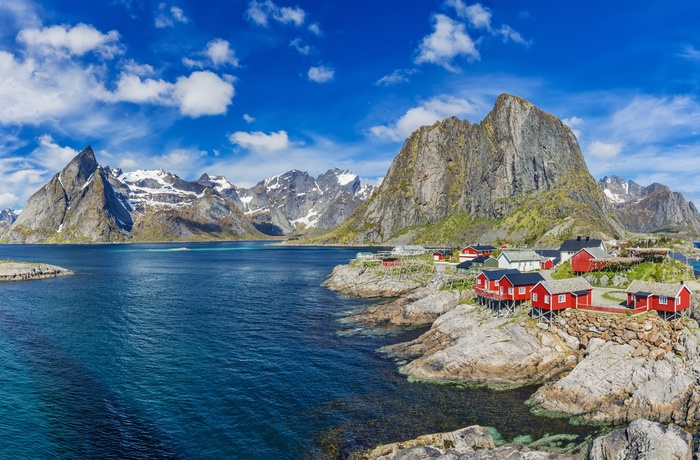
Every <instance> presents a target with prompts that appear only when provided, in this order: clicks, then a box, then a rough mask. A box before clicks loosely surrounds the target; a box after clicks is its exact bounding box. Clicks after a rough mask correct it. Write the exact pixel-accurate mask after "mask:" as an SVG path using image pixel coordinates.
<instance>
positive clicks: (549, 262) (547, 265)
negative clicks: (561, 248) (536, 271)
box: [541, 259, 554, 270]
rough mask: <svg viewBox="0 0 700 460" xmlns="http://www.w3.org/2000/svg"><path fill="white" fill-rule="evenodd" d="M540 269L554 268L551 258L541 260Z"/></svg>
mask: <svg viewBox="0 0 700 460" xmlns="http://www.w3.org/2000/svg"><path fill="white" fill-rule="evenodd" d="M541 268H542V270H551V269H553V268H554V261H553V260H552V259H544V260H543V261H542V267H541Z"/></svg>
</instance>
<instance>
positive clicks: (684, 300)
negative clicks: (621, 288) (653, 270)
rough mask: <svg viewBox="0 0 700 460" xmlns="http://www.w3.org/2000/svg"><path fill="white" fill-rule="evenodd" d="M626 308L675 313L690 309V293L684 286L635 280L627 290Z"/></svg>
mask: <svg viewBox="0 0 700 460" xmlns="http://www.w3.org/2000/svg"><path fill="white" fill-rule="evenodd" d="M626 292H627V306H628V307H630V308H635V309H637V308H646V309H647V310H658V311H664V312H667V313H676V312H679V311H683V310H685V309H686V308H689V307H690V304H691V297H692V292H691V291H690V289H689V288H688V286H686V285H684V284H669V283H653V282H650V281H639V280H635V281H632V283H631V284H630V285H629V287H628V288H627V291H626Z"/></svg>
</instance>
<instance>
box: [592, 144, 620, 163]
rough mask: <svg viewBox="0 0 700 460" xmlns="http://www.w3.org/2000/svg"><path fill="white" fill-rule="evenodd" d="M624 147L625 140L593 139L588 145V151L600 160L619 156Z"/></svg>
mask: <svg viewBox="0 0 700 460" xmlns="http://www.w3.org/2000/svg"><path fill="white" fill-rule="evenodd" d="M624 147H625V144H624V143H623V142H601V141H593V142H591V143H590V144H589V145H588V149H587V153H588V154H589V155H592V156H594V157H595V158H597V159H599V160H610V159H612V158H615V157H616V156H618V155H619V154H620V152H622V149H623V148H624Z"/></svg>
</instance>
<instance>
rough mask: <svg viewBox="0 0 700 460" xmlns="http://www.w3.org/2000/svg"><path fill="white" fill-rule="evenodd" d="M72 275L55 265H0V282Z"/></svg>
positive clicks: (5, 263) (25, 263)
mask: <svg viewBox="0 0 700 460" xmlns="http://www.w3.org/2000/svg"><path fill="white" fill-rule="evenodd" d="M72 274H73V272H72V271H70V270H68V269H66V268H62V267H58V266H56V265H49V264H41V263H27V262H1V263H0V281H23V280H36V279H44V278H55V277H57V276H63V275H72Z"/></svg>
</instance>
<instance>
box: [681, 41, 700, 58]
mask: <svg viewBox="0 0 700 460" xmlns="http://www.w3.org/2000/svg"><path fill="white" fill-rule="evenodd" d="M676 56H678V57H681V58H683V59H687V60H689V61H696V62H697V61H700V50H697V49H695V47H694V46H693V45H684V46H683V49H682V50H681V51H680V52H679V53H677V54H676Z"/></svg>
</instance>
